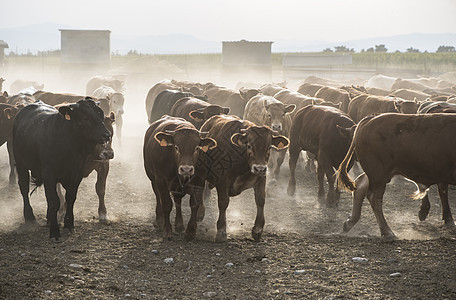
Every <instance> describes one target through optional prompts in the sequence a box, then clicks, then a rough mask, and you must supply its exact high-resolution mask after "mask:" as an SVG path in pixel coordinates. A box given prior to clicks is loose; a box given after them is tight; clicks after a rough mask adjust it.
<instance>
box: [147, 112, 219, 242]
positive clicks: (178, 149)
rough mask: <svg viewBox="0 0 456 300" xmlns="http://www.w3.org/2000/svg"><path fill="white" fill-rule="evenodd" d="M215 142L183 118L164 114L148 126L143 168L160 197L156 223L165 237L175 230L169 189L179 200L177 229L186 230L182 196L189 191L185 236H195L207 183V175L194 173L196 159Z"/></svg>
mask: <svg viewBox="0 0 456 300" xmlns="http://www.w3.org/2000/svg"><path fill="white" fill-rule="evenodd" d="M216 145H217V143H216V142H215V141H214V140H213V139H212V138H201V137H200V132H199V131H198V130H197V129H196V128H195V126H193V125H192V124H191V123H189V122H187V121H186V120H184V119H182V118H176V117H170V116H163V117H162V118H160V119H158V120H157V121H155V122H153V123H152V124H151V125H150V126H149V128H148V129H147V131H146V134H145V137H144V148H143V155H144V168H145V170H146V174H147V177H149V179H150V181H151V183H152V188H153V191H154V193H155V198H156V200H157V205H156V209H155V215H156V225H157V226H159V227H160V228H162V229H163V237H164V238H165V239H170V238H171V237H172V234H173V230H172V228H171V223H170V220H169V214H170V212H171V209H172V207H173V202H172V200H171V195H170V193H173V196H174V201H175V202H176V220H175V224H174V226H175V230H176V231H182V230H183V220H182V213H181V201H182V197H183V196H185V195H186V194H189V195H190V206H191V217H190V220H189V222H188V226H187V230H186V232H185V237H186V239H188V240H190V239H193V238H194V236H195V233H196V221H197V219H196V218H197V211H198V207H199V205H200V203H201V202H202V192H203V187H204V179H202V180H201V179H200V177H199V176H194V175H195V174H196V170H195V169H196V164H197V159H198V157H199V155H200V154H201V152H205V151H208V150H209V149H212V148H214V147H216ZM190 179H192V183H191V184H189V182H190Z"/></svg>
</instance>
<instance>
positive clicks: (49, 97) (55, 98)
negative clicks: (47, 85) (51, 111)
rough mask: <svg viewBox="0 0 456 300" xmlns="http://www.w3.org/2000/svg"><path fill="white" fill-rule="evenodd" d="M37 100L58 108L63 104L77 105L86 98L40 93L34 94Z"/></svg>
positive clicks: (64, 94) (65, 94)
mask: <svg viewBox="0 0 456 300" xmlns="http://www.w3.org/2000/svg"><path fill="white" fill-rule="evenodd" d="M33 97H35V99H36V100H40V101H42V102H44V103H46V104H48V105H51V106H56V105H58V104H62V103H76V102H78V101H79V100H81V99H84V98H85V97H84V96H78V95H75V94H67V93H51V92H44V91H38V92H36V93H34V94H33Z"/></svg>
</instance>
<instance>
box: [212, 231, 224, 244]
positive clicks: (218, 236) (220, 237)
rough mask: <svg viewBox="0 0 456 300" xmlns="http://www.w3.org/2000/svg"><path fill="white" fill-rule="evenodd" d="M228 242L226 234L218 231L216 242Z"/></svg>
mask: <svg viewBox="0 0 456 300" xmlns="http://www.w3.org/2000/svg"><path fill="white" fill-rule="evenodd" d="M226 240H227V237H226V232H220V231H217V235H216V236H215V242H216V243H223V242H226Z"/></svg>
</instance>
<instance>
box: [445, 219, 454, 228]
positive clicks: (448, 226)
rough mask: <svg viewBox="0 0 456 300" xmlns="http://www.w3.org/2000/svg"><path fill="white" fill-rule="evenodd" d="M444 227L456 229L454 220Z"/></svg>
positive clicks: (447, 222)
mask: <svg viewBox="0 0 456 300" xmlns="http://www.w3.org/2000/svg"><path fill="white" fill-rule="evenodd" d="M444 226H445V227H446V228H453V227H454V221H453V220H450V221H445V223H444Z"/></svg>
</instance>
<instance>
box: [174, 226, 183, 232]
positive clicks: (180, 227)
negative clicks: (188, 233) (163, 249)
mask: <svg viewBox="0 0 456 300" xmlns="http://www.w3.org/2000/svg"><path fill="white" fill-rule="evenodd" d="M174 230H175V231H176V232H177V233H182V232H184V230H185V228H184V225H177V226H176V227H175V228H174Z"/></svg>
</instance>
